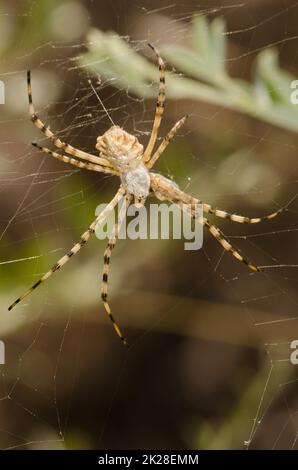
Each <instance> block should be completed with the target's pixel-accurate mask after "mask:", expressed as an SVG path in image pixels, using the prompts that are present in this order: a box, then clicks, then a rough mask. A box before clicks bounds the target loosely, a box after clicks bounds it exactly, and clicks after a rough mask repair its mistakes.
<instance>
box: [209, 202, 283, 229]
mask: <svg viewBox="0 0 298 470" xmlns="http://www.w3.org/2000/svg"><path fill="white" fill-rule="evenodd" d="M201 204H202V207H203V211H204V212H206V213H208V214H214V215H216V216H217V217H220V218H221V219H229V220H232V221H233V222H239V223H240V224H258V223H259V222H263V221H264V220H270V219H274V217H276V216H277V215H279V214H280V213H281V212H282V209H279V210H278V211H276V212H273V213H272V214H268V215H265V216H264V217H254V218H250V217H245V216H243V215H237V214H230V213H229V212H225V211H222V210H220V209H216V208H215V207H212V206H210V204H205V203H201Z"/></svg>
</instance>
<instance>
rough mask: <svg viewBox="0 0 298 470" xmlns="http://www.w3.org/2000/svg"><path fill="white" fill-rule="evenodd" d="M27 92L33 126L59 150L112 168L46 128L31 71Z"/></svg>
mask: <svg viewBox="0 0 298 470" xmlns="http://www.w3.org/2000/svg"><path fill="white" fill-rule="evenodd" d="M27 90H28V100H29V114H30V117H31V121H32V122H33V124H34V125H35V126H36V127H37V128H38V129H39V130H40V131H41V132H42V133H43V134H45V136H46V137H48V139H50V140H51V142H53V144H54V145H55V146H56V147H58V148H59V149H62V150H64V151H65V152H66V153H69V154H70V155H72V156H74V157H77V158H81V159H82V160H87V161H88V162H93V163H97V164H99V165H103V166H108V167H110V166H111V164H110V162H109V161H108V160H107V159H105V158H101V157H96V156H95V155H91V154H90V153H87V152H84V151H83V150H79V149H76V148H75V147H73V146H72V145H69V144H66V143H65V142H62V140H60V139H59V138H58V137H57V136H56V135H55V134H54V133H53V132H52V131H51V130H50V129H49V127H48V126H46V125H45V124H44V123H43V122H42V120H41V119H39V117H38V115H37V114H36V112H35V109H34V105H33V99H32V86H31V72H30V70H28V71H27Z"/></svg>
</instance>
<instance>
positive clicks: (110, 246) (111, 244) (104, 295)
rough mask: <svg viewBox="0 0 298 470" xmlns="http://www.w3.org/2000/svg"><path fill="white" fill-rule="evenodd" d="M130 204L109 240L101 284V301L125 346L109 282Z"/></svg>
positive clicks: (123, 206) (122, 208)
mask: <svg viewBox="0 0 298 470" xmlns="http://www.w3.org/2000/svg"><path fill="white" fill-rule="evenodd" d="M129 203H130V200H129V199H126V203H125V204H122V207H121V208H120V209H119V214H118V220H117V222H116V223H115V225H114V228H113V232H112V234H111V238H110V239H109V242H108V244H107V247H106V249H105V252H104V258H103V259H104V264H103V274H102V282H101V299H102V301H103V304H104V307H105V310H106V312H107V314H108V316H109V318H110V320H111V322H112V324H113V327H114V329H115V331H116V333H117V335H118V336H119V338H120V339H121V340H122V342H123V344H124V345H125V346H128V343H127V341H126V339H125V338H124V336H123V335H122V333H121V330H120V328H119V326H118V324H117V323H116V321H115V319H114V316H113V314H112V311H111V308H110V305H109V303H108V282H109V270H110V259H111V255H112V251H113V249H114V248H115V245H116V242H117V239H118V236H119V232H120V228H121V225H122V223H123V221H124V218H125V216H126V210H127V208H128V206H129Z"/></svg>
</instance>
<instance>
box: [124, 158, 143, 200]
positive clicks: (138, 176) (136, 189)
mask: <svg viewBox="0 0 298 470" xmlns="http://www.w3.org/2000/svg"><path fill="white" fill-rule="evenodd" d="M120 177H121V181H122V184H123V186H124V188H125V189H126V191H127V192H128V193H129V194H132V195H133V196H135V197H136V198H138V199H145V198H146V197H147V196H148V194H149V190H150V176H149V171H148V169H147V168H146V167H145V165H143V164H139V165H138V166H136V167H135V168H134V169H122V170H121V173H120Z"/></svg>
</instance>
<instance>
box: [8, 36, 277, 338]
mask: <svg viewBox="0 0 298 470" xmlns="http://www.w3.org/2000/svg"><path fill="white" fill-rule="evenodd" d="M148 45H149V46H150V47H151V49H152V50H153V51H154V53H155V55H156V57H157V61H158V65H159V72H160V78H159V90H158V97H157V103H156V110H155V118H154V122H153V128H152V132H151V135H150V138H149V142H148V144H147V147H146V148H145V150H144V148H143V145H142V144H141V143H140V142H139V141H138V139H137V138H136V137H135V136H133V135H131V134H129V133H127V132H126V131H125V130H124V129H122V128H121V127H119V126H116V125H113V126H112V127H111V128H110V129H108V130H107V131H106V132H105V133H104V134H103V135H101V136H99V137H97V143H96V149H97V150H98V151H99V156H95V155H92V154H90V153H87V152H84V151H82V150H79V149H76V148H74V147H72V146H71V145H69V144H66V143H65V142H63V141H61V140H60V139H59V138H58V137H57V136H56V135H55V134H54V133H53V132H52V131H51V130H50V129H49V127H47V126H46V125H45V124H44V123H43V122H42V121H41V119H40V118H39V117H38V115H37V114H36V113H35V109H34V105H33V101H32V92H31V75H30V71H28V72H27V87H28V98H29V113H30V117H31V121H32V122H33V124H35V126H36V127H37V128H38V129H39V130H40V131H41V132H42V133H43V134H45V136H46V137H47V138H48V139H49V140H50V141H51V142H52V144H53V145H54V146H55V147H57V148H58V149H60V150H62V151H64V152H65V153H66V154H68V155H71V157H70V156H68V155H66V154H63V153H57V152H55V151H52V150H49V149H48V148H46V147H41V146H39V145H37V144H36V143H33V144H32V145H34V146H35V147H37V148H38V149H39V150H40V151H41V152H44V153H47V154H48V155H50V156H52V157H54V158H56V159H57V160H60V161H62V162H65V163H69V164H71V165H74V166H76V167H78V168H85V169H87V170H91V171H98V172H100V173H107V174H109V175H116V176H118V177H120V181H121V184H120V187H119V189H118V191H117V193H116V194H115V196H114V197H113V199H112V200H111V201H110V203H109V204H108V206H107V207H106V208H105V209H104V210H103V211H102V212H101V213H100V214H99V215H98V216H97V217H96V219H95V220H94V221H93V222H92V224H91V225H90V226H89V227H88V229H87V230H86V231H85V232H84V233H83V234H82V235H81V237H80V240H79V241H78V242H77V243H76V244H75V245H73V247H72V248H71V249H70V250H69V251H68V253H67V254H66V255H64V256H63V257H62V258H60V259H59V260H58V261H57V263H55V264H54V266H53V267H52V268H51V269H50V270H49V271H48V272H47V273H46V274H44V275H43V276H42V278H41V279H39V280H38V281H37V282H36V283H35V284H34V285H33V286H32V287H30V288H29V289H28V290H27V291H25V292H24V293H23V294H22V295H21V296H20V297H19V298H18V299H17V300H16V301H15V302H14V303H13V304H12V305H11V306H10V307H9V309H8V310H11V309H12V308H13V307H14V306H15V305H17V304H18V303H19V302H20V301H21V300H23V299H24V298H25V297H27V296H28V295H29V294H31V292H32V291H33V290H34V289H36V288H37V287H38V286H39V285H40V284H42V283H43V282H44V281H46V280H47V279H49V278H50V277H51V276H52V275H53V274H54V273H55V272H56V271H58V270H59V269H60V268H62V267H63V266H64V265H65V264H66V263H67V262H68V261H69V260H70V259H71V257H72V256H73V255H75V254H77V253H78V252H79V250H80V249H81V248H82V246H83V245H85V244H86V243H87V241H88V240H89V238H90V236H91V235H92V234H93V233H94V232H95V230H96V228H97V226H98V225H99V224H100V223H101V222H103V221H104V220H105V219H106V217H107V216H108V214H109V213H110V212H111V211H112V210H113V209H114V208H115V207H116V205H117V204H118V203H119V202H120V201H121V199H123V198H125V200H126V204H125V207H126V208H127V207H128V206H129V204H130V203H131V202H132V200H134V202H135V203H139V204H145V201H146V199H147V197H148V196H149V193H153V194H154V195H155V196H156V197H157V199H159V200H167V201H169V202H172V203H175V204H178V205H179V206H180V207H181V208H182V209H184V208H185V206H188V207H190V208H191V217H193V218H195V217H198V215H197V212H196V210H195V207H196V206H197V205H198V204H199V205H200V206H201V208H202V210H203V212H205V213H209V214H214V215H215V216H217V217H220V218H223V219H230V220H232V221H233V222H239V223H249V224H255V223H259V222H261V221H263V220H266V219H267V220H268V219H272V218H273V217H275V216H276V215H278V214H279V213H280V212H281V209H280V210H278V211H277V212H274V213H272V214H270V215H267V216H265V217H257V218H248V217H244V216H242V215H237V214H229V213H228V212H225V211H223V210H219V209H216V208H214V207H212V206H211V205H209V204H206V203H204V202H203V201H200V200H199V199H197V198H195V197H193V196H191V195H189V194H186V193H185V192H183V191H182V190H181V189H180V188H179V187H178V186H177V184H176V183H175V182H173V181H172V180H170V179H168V178H165V177H164V176H162V175H160V174H158V173H154V172H152V171H151V168H152V167H153V165H154V164H155V163H156V161H157V160H158V158H159V157H160V156H161V154H162V153H163V152H164V150H165V149H166V147H167V146H168V144H169V143H170V141H171V140H172V139H173V137H174V136H175V134H176V132H177V131H178V129H179V128H180V127H181V126H182V125H183V124H184V123H185V120H186V118H187V116H184V117H183V118H182V119H180V120H179V121H178V122H177V123H176V124H175V125H174V126H173V128H172V129H171V130H170V131H169V132H168V134H167V135H166V136H165V138H164V139H163V140H162V142H161V144H160V145H159V147H158V148H157V150H156V151H155V152H154V153H153V149H154V146H155V143H156V139H157V135H158V129H159V126H160V123H161V119H162V115H163V112H164V103H165V64H164V62H163V60H162V58H161V56H160V55H159V52H158V51H157V49H156V48H155V47H154V46H152V45H151V44H148ZM152 153H153V154H152ZM72 157H75V158H72ZM124 216H125V211H122V212H120V214H119V216H118V220H117V222H116V223H115V226H114V229H113V232H112V235H111V238H110V239H109V241H108V245H107V247H106V249H105V252H104V264H103V275H102V284H101V298H102V301H103V304H104V307H105V310H106V312H107V314H108V316H109V318H110V320H111V321H112V324H113V326H114V329H115V331H116V333H117V334H118V336H119V337H120V338H121V340H122V341H123V343H124V344H127V341H126V339H125V338H124V336H123V335H122V333H121V330H120V328H119V326H118V324H117V323H116V321H115V319H114V317H113V315H112V312H111V309H110V306H109V303H108V275H109V266H110V258H111V253H112V250H113V248H114V247H115V244H116V241H117V237H118V233H119V229H120V226H121V223H122V221H123V219H124ZM199 222H200V223H201V224H202V225H203V226H205V227H206V228H207V229H208V230H209V232H210V233H211V235H212V236H213V237H214V238H215V239H216V240H217V241H218V242H219V243H220V244H221V246H222V247H223V248H224V249H225V250H226V251H228V252H229V253H231V254H232V255H233V256H234V257H235V258H236V259H237V260H238V261H241V262H242V263H245V264H246V265H247V266H248V267H249V268H250V269H252V270H253V271H260V269H259V268H258V267H257V266H255V265H253V264H252V263H251V262H250V261H248V260H247V259H246V258H244V257H243V256H242V255H241V254H240V253H239V252H238V251H237V250H236V249H235V248H233V246H232V245H231V244H230V243H229V241H228V240H227V239H226V238H225V236H224V235H223V233H222V232H221V231H220V230H219V229H218V228H217V227H215V225H212V224H211V223H210V222H209V220H208V219H207V218H206V217H203V216H200V217H199Z"/></svg>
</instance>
